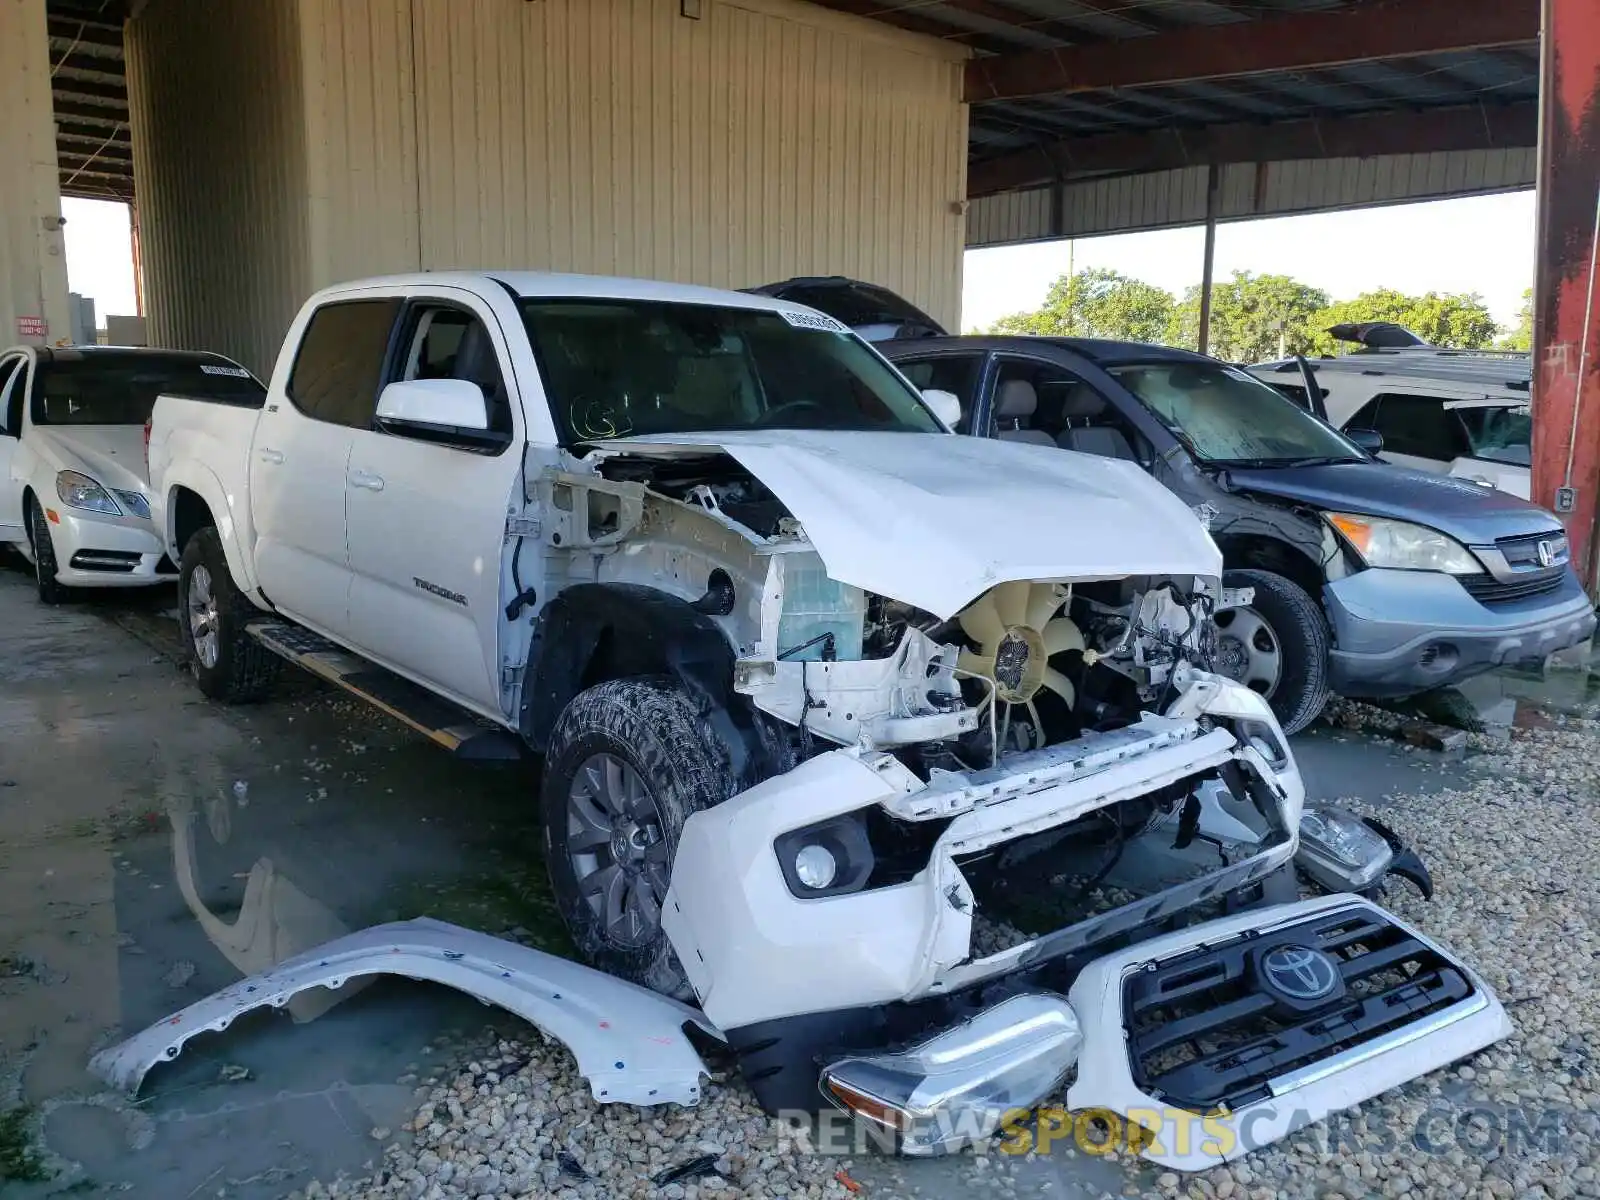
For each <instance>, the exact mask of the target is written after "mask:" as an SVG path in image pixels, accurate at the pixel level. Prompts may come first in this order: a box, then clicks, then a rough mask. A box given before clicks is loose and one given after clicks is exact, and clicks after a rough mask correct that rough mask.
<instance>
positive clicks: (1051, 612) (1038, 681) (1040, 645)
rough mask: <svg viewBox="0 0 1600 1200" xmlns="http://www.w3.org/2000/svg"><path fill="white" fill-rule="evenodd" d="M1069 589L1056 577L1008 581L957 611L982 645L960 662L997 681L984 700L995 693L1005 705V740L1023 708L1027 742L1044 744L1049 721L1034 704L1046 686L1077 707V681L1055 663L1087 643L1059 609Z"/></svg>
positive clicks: (1000, 715)
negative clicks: (1047, 580)
mask: <svg viewBox="0 0 1600 1200" xmlns="http://www.w3.org/2000/svg"><path fill="white" fill-rule="evenodd" d="M1069 594H1070V593H1069V592H1068V590H1067V589H1066V588H1064V587H1061V586H1059V585H1057V584H1051V583H1030V582H1027V581H1025V580H1020V581H1016V582H1012V583H1002V584H1000V585H999V586H997V587H994V588H991V589H990V590H989V591H987V592H985V593H984V594H983V595H982V596H980V597H979V598H978V599H977V600H976V601H974V602H973V603H972V604H970V605H969V606H968V607H966V608H964V609H963V610H962V611H961V612H960V613H959V614H957V616H956V621H957V623H958V624H960V626H961V629H962V632H964V633H965V634H966V635H967V636H968V637H969V638H971V639H972V641H973V642H974V643H975V644H976V645H977V647H978V648H977V649H976V650H963V651H962V652H961V658H960V660H959V662H958V664H957V665H958V666H959V667H960V668H961V670H963V671H966V672H970V673H971V674H973V675H977V676H980V677H981V678H983V679H987V680H988V681H989V682H990V684H991V685H993V691H992V692H991V693H990V695H989V697H988V698H986V699H985V700H984V702H983V703H984V706H987V705H988V704H989V702H990V700H991V699H992V700H993V701H994V702H996V703H997V704H1000V705H1003V706H1004V707H1003V708H1001V709H1000V710H999V711H998V712H997V713H996V716H997V718H998V723H999V728H1000V742H1001V744H1002V745H1003V744H1004V743H1005V742H1006V741H1007V740H1008V737H1009V730H1010V729H1011V723H1012V718H1013V717H1014V716H1015V715H1016V710H1017V709H1019V708H1020V709H1022V710H1024V711H1025V712H1026V713H1027V714H1028V721H1029V725H1030V727H1031V729H1032V733H1031V735H1029V736H1030V738H1031V739H1032V742H1033V744H1032V745H1026V746H1024V747H1023V748H1024V749H1041V748H1043V746H1044V744H1045V733H1044V725H1043V723H1042V722H1041V721H1040V720H1039V710H1038V709H1037V708H1036V707H1035V705H1034V697H1035V696H1036V695H1038V693H1039V692H1040V691H1041V690H1044V691H1049V692H1054V693H1055V694H1056V695H1057V696H1059V697H1060V698H1061V699H1062V700H1063V701H1064V702H1065V703H1066V705H1067V707H1068V709H1070V708H1071V707H1072V704H1073V699H1074V691H1073V687H1072V681H1071V680H1069V679H1068V678H1067V677H1066V676H1065V675H1063V674H1062V673H1061V672H1060V671H1058V670H1056V669H1055V668H1054V667H1052V666H1051V665H1050V659H1051V658H1052V657H1053V656H1055V655H1057V654H1062V653H1065V652H1066V651H1068V650H1082V649H1083V648H1084V641H1083V633H1082V632H1081V631H1080V630H1079V629H1078V626H1077V623H1076V622H1075V621H1073V620H1072V618H1071V617H1067V616H1064V615H1063V616H1058V615H1057V613H1058V612H1060V609H1061V607H1062V605H1063V604H1065V603H1066V601H1067V597H1068V595H1069Z"/></svg>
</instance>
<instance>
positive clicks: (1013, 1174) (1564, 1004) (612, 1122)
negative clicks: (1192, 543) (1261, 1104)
mask: <svg viewBox="0 0 1600 1200" xmlns="http://www.w3.org/2000/svg"><path fill="white" fill-rule="evenodd" d="M1330 718H1331V721H1332V723H1334V724H1335V725H1338V726H1342V727H1344V728H1356V727H1361V726H1365V727H1366V728H1367V729H1369V730H1382V729H1385V728H1389V727H1391V726H1392V725H1393V724H1395V723H1397V722H1396V719H1394V718H1392V717H1390V716H1389V715H1387V714H1383V713H1381V712H1379V711H1378V710H1371V709H1365V708H1363V707H1361V706H1354V705H1340V706H1338V707H1337V708H1335V709H1334V711H1333V712H1332V713H1331V714H1330ZM1534 725H1535V726H1536V727H1532V728H1517V729H1514V730H1512V731H1511V737H1510V739H1509V741H1508V740H1506V739H1505V738H1503V737H1502V738H1498V739H1497V738H1495V737H1492V736H1488V735H1474V736H1473V737H1472V739H1471V741H1472V750H1473V755H1474V756H1473V757H1472V758H1471V759H1470V760H1469V766H1470V768H1471V774H1470V777H1469V778H1470V782H1469V783H1468V784H1466V785H1465V786H1463V787H1460V788H1457V789H1452V790H1445V791H1441V792H1435V793H1430V794H1429V795H1427V796H1426V797H1422V796H1391V797H1385V798H1384V801H1383V809H1382V811H1383V817H1384V820H1385V821H1386V822H1388V823H1390V824H1391V825H1393V826H1395V827H1396V828H1397V829H1398V830H1399V831H1400V832H1401V833H1402V834H1403V835H1404V836H1405V837H1406V838H1407V839H1408V840H1409V841H1410V842H1411V843H1412V845H1413V846H1414V847H1415V848H1416V849H1417V850H1418V852H1419V853H1420V854H1421V855H1422V857H1423V859H1424V861H1426V862H1427V863H1429V864H1430V866H1431V867H1432V869H1433V872H1434V876H1435V879H1436V882H1437V883H1438V893H1437V895H1436V896H1435V898H1434V900H1433V901H1432V902H1431V903H1425V902H1423V901H1422V900H1421V899H1420V898H1419V897H1417V896H1416V895H1415V894H1414V893H1413V892H1411V891H1410V889H1409V888H1408V887H1406V885H1404V884H1401V885H1397V888H1396V889H1395V891H1394V893H1392V894H1391V896H1390V899H1389V904H1390V906H1391V907H1392V908H1393V909H1394V910H1395V911H1396V912H1398V913H1400V914H1401V915H1402V916H1404V917H1406V918H1407V919H1409V920H1412V921H1413V922H1415V923H1416V924H1418V925H1419V926H1420V927H1421V928H1423V929H1424V930H1426V931H1427V932H1429V933H1431V934H1432V935H1434V936H1436V937H1437V938H1439V939H1440V940H1441V941H1443V942H1444V943H1445V944H1446V945H1447V946H1449V947H1451V948H1452V949H1454V950H1455V951H1457V952H1458V953H1460V954H1461V955H1462V956H1463V957H1464V958H1465V959H1466V961H1467V962H1469V963H1471V964H1473V965H1475V966H1476V967H1477V968H1478V969H1479V970H1480V971H1481V972H1482V973H1483V974H1484V975H1485V976H1486V977H1487V978H1488V979H1489V981H1490V983H1491V984H1492V985H1493V986H1494V987H1495V988H1496V990H1497V991H1498V992H1499V994H1500V997H1501V999H1502V1000H1503V1001H1505V1003H1506V1004H1507V1006H1508V1008H1509V1010H1510V1012H1511V1015H1512V1019H1513V1022H1514V1023H1515V1026H1516V1032H1515V1034H1514V1035H1513V1036H1512V1038H1511V1039H1510V1040H1508V1041H1507V1042H1504V1043H1502V1044H1501V1045H1499V1046H1496V1047H1494V1048H1492V1049H1490V1050H1488V1051H1486V1052H1484V1053H1483V1054H1480V1055H1479V1056H1477V1058H1476V1059H1474V1060H1473V1061H1472V1062H1471V1064H1470V1065H1459V1066H1456V1067H1452V1068H1448V1069H1446V1070H1444V1071H1440V1072H1435V1073H1434V1074H1433V1075H1431V1076H1428V1077H1427V1078H1425V1079H1422V1080H1418V1081H1415V1082H1413V1083H1410V1084H1407V1085H1405V1086H1404V1087H1402V1088H1399V1089H1397V1090H1395V1091H1392V1092H1389V1093H1386V1094H1385V1095H1383V1096H1381V1097H1379V1098H1377V1099H1376V1100H1375V1101H1371V1102H1369V1103H1367V1104H1365V1105H1363V1106H1362V1107H1361V1108H1360V1109H1359V1110H1356V1111H1353V1112H1350V1113H1346V1114H1343V1115H1342V1116H1341V1117H1339V1118H1337V1119H1335V1120H1334V1121H1331V1122H1328V1123H1324V1124H1322V1125H1319V1126H1314V1127H1312V1128H1311V1129H1308V1130H1306V1131H1304V1132H1302V1133H1301V1134H1299V1135H1297V1136H1295V1137H1293V1138H1291V1139H1289V1140H1288V1141H1287V1142H1284V1143H1280V1144H1279V1145H1278V1146H1275V1147H1271V1148H1269V1149H1267V1150H1264V1151H1261V1152H1258V1153H1256V1154H1254V1155H1252V1156H1250V1157H1249V1158H1247V1159H1246V1160H1245V1161H1244V1162H1242V1163H1237V1164H1234V1165H1232V1166H1228V1167H1220V1168H1216V1169H1214V1170H1212V1171H1208V1172H1205V1173H1203V1174H1199V1175H1190V1176H1179V1175H1176V1174H1173V1173H1170V1172H1158V1171H1156V1170H1153V1169H1152V1168H1150V1167H1149V1166H1148V1165H1147V1164H1144V1163H1141V1162H1125V1163H1124V1167H1123V1169H1124V1174H1123V1183H1124V1186H1123V1187H1122V1189H1121V1190H1122V1192H1123V1193H1124V1194H1126V1195H1140V1194H1145V1195H1149V1194H1158V1195H1167V1196H1177V1195H1186V1196H1193V1197H1207V1198H1210V1197H1215V1198H1217V1200H1228V1198H1230V1197H1237V1198H1239V1200H1272V1198H1273V1197H1278V1196H1288V1197H1307V1198H1316V1200H1334V1198H1336V1197H1345V1198H1348V1200H1357V1198H1362V1197H1369V1196H1370V1197H1403V1196H1406V1195H1408V1194H1410V1195H1415V1196H1430V1197H1431V1196H1438V1197H1485V1198H1488V1197H1505V1198H1509V1197H1518V1198H1521V1197H1533V1198H1538V1197H1550V1198H1560V1197H1567V1196H1600V1141H1597V1140H1596V1139H1597V1135H1600V1116H1597V1114H1600V985H1597V983H1596V966H1597V962H1596V960H1597V958H1600V886H1597V885H1600V814H1597V808H1596V799H1597V796H1600V722H1596V721H1589V720H1580V719H1576V718H1564V717H1552V718H1549V719H1548V720H1538V721H1536V722H1534ZM1347 803H1348V804H1349V806H1350V807H1352V808H1355V809H1357V810H1358V811H1359V810H1361V809H1362V808H1363V807H1365V806H1364V805H1363V804H1361V803H1360V802H1358V801H1355V800H1350V801H1347ZM1402 889H1403V890H1402ZM465 1054H467V1055H471V1056H472V1058H473V1061H470V1062H468V1063H467V1064H466V1065H464V1066H462V1067H461V1068H460V1069H459V1071H458V1072H456V1073H454V1074H452V1075H449V1076H447V1077H444V1078H442V1079H441V1080H440V1082H438V1083H437V1084H435V1085H434V1086H432V1087H431V1088H427V1087H425V1088H422V1089H419V1095H418V1110H417V1116H416V1118H415V1120H414V1122H413V1124H412V1128H411V1129H409V1130H397V1131H394V1132H393V1135H391V1134H390V1132H389V1131H384V1130H377V1131H374V1133H375V1136H378V1135H383V1138H384V1139H388V1140H389V1142H390V1144H389V1145H388V1146H387V1148H386V1150H385V1152H384V1159H383V1162H382V1164H381V1169H380V1170H379V1171H378V1172H377V1173H375V1174H374V1175H372V1176H371V1177H369V1178H367V1179H365V1180H359V1181H335V1182H334V1183H332V1184H329V1185H325V1186H324V1185H312V1186H311V1187H310V1188H309V1189H307V1190H306V1191H305V1192H304V1193H297V1194H296V1195H297V1197H307V1198H309V1197H314V1196H325V1195H335V1194H336V1195H341V1196H366V1197H393V1196H402V1197H425V1198H429V1200H433V1198H440V1197H456V1196H508V1197H524V1196H556V1197H562V1198H569V1197H585V1198H587V1197H595V1198H607V1197H644V1196H661V1197H667V1198H671V1200H679V1198H689V1197H719V1196H731V1195H743V1196H779V1195H790V1196H811V1197H822V1196H847V1195H851V1194H854V1193H855V1192H857V1191H858V1190H859V1191H861V1192H862V1193H863V1194H870V1193H875V1194H878V1195H905V1194H911V1192H912V1191H913V1190H915V1189H913V1188H911V1187H909V1186H908V1187H905V1188H900V1187H898V1186H895V1185H888V1186H885V1185H884V1184H883V1183H881V1182H877V1183H874V1184H873V1185H872V1186H869V1187H864V1186H863V1185H862V1184H859V1183H857V1181H856V1179H855V1178H854V1177H853V1176H852V1174H851V1171H852V1169H853V1168H852V1165H851V1164H850V1163H849V1162H847V1161H841V1160H839V1159H833V1158H825V1157H822V1156H810V1155H805V1154H799V1153H796V1152H795V1149H794V1143H793V1140H792V1139H790V1138H786V1137H785V1136H784V1135H783V1133H782V1132H781V1131H780V1130H778V1129H775V1128H774V1127H773V1126H772V1124H771V1123H770V1122H768V1121H767V1120H766V1119H765V1118H764V1117H763V1116H762V1115H761V1113H760V1111H759V1110H758V1109H757V1107H756V1105H755V1103H754V1101H753V1099H752V1098H751V1096H750V1094H749V1092H748V1090H746V1089H745V1088H744V1087H743V1086H742V1085H741V1084H739V1083H738V1082H737V1081H736V1080H735V1081H731V1082H720V1081H714V1083H713V1085H712V1086H711V1087H709V1088H708V1089H707V1092H706V1100H705V1102H704V1103H703V1104H702V1106H701V1107H700V1108H698V1109H693V1110H682V1109H676V1108H673V1109H668V1110H666V1111H665V1112H664V1113H661V1114H656V1115H651V1114H649V1113H646V1112H644V1111H641V1110H637V1109H631V1108H626V1107H622V1106H607V1107H604V1108H602V1107H599V1106H597V1105H595V1104H594V1102H593V1101H592V1100H591V1099H590V1098H589V1090H588V1088H587V1086H586V1085H585V1084H584V1082H583V1081H582V1079H581V1078H580V1077H579V1076H578V1075H577V1073H576V1071H575V1070H574V1069H573V1067H572V1064H571V1060H570V1058H569V1057H568V1056H567V1054H566V1052H565V1051H564V1050H562V1049H561V1048H560V1047H559V1046H546V1045H542V1044H539V1043H538V1040H537V1035H533V1036H532V1037H530V1038H528V1039H525V1040H522V1041H517V1042H513V1041H504V1040H501V1041H497V1042H495V1043H493V1044H489V1045H482V1044H480V1045H479V1046H477V1047H473V1048H470V1049H468V1050H466V1051H465ZM456 1061H462V1059H460V1058H458V1059H457V1060H456ZM404 1082H409V1080H407V1081H404ZM1519 1133H1520V1136H1519ZM969 1157H971V1156H970V1154H969ZM1020 1165H1022V1164H1020V1163H1018V1162H1014V1161H1012V1162H1008V1161H1005V1160H1004V1159H1003V1157H1002V1156H998V1155H995V1156H993V1158H992V1160H991V1163H990V1164H982V1163H978V1162H974V1163H973V1164H972V1166H973V1167H974V1168H975V1169H973V1170H970V1171H963V1172H962V1178H963V1180H964V1181H965V1182H964V1184H963V1189H964V1190H966V1191H969V1192H973V1193H978V1192H984V1193H988V1194H1002V1193H1003V1194H1007V1195H1031V1194H1038V1195H1046V1196H1060V1195H1062V1194H1063V1191H1064V1190H1070V1187H1071V1185H1070V1184H1069V1186H1068V1188H1067V1189H1062V1188H1060V1187H1056V1186H1055V1185H1053V1184H1051V1183H1048V1182H1045V1183H1041V1184H1037V1185H1036V1186H1037V1187H1038V1188H1039V1190H1038V1191H1034V1190H1033V1188H1031V1187H1029V1186H1028V1184H1027V1182H1026V1181H1025V1180H1024V1179H1023V1178H1022V1173H1021V1172H1019V1171H1018V1170H1017V1169H1016V1168H1017V1167H1019V1166H1020ZM1063 1166H1064V1167H1065V1169H1066V1171H1068V1172H1070V1171H1071V1169H1072V1168H1071V1165H1070V1163H1068V1164H1063ZM674 1167H689V1168H692V1171H691V1173H690V1174H689V1175H688V1176H687V1177H681V1178H678V1179H677V1180H676V1181H669V1180H670V1176H669V1175H666V1174H663V1173H664V1172H668V1171H670V1169H672V1168H674ZM863 1174H870V1175H872V1176H874V1177H875V1178H876V1179H879V1180H881V1179H882V1178H884V1173H883V1172H882V1171H873V1172H863ZM888 1177H889V1178H894V1177H895V1176H894V1174H893V1173H892V1172H891V1173H890V1175H889V1176H888ZM1057 1177H1058V1178H1060V1177H1061V1176H1060V1175H1058V1176H1057ZM1050 1189H1053V1190H1050ZM1090 1194H1093V1192H1090Z"/></svg>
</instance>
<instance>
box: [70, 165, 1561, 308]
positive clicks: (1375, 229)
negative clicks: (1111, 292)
mask: <svg viewBox="0 0 1600 1200" xmlns="http://www.w3.org/2000/svg"><path fill="white" fill-rule="evenodd" d="M62 212H63V214H64V215H65V216H66V218H67V228H66V241H67V276H68V282H69V284H70V286H71V288H72V290H73V291H75V292H82V293H84V294H85V295H89V296H93V297H94V299H95V312H96V315H97V317H98V319H99V321H100V323H101V324H102V325H103V324H104V323H105V317H106V314H107V313H118V314H123V313H132V312H133V311H134V288H133V261H132V250H131V246H130V243H129V240H128V210H127V208H126V207H125V206H124V205H121V204H115V203H110V202H106V201H100V200H71V199H69V200H63V201H62ZM1533 231H1534V203H1533V193H1532V192H1515V193H1512V194H1510V195H1504V196H1473V197H1468V198H1465V199H1461V200H1437V201H1433V202H1430V203H1427V204H1406V205H1396V206H1394V207H1392V208H1369V209H1363V210H1358V211H1354V212H1342V213H1321V214H1317V215H1314V216H1306V217H1278V218H1275V219H1273V220H1270V221H1248V222H1237V223H1230V224H1226V225H1221V226H1218V228H1217V261H1216V275H1217V278H1218V279H1227V278H1228V277H1229V276H1230V275H1231V274H1232V273H1233V272H1234V271H1235V270H1247V271H1254V272H1255V273H1257V274H1266V273H1272V274H1282V275H1293V276H1294V277H1295V278H1297V279H1300V280H1302V281H1304V282H1305V283H1309V284H1312V285H1313V286H1315V287H1319V288H1322V289H1323V290H1325V291H1326V292H1328V294H1329V295H1330V296H1332V298H1333V299H1334V300H1348V299H1350V298H1352V297H1354V296H1356V295H1358V294H1359V293H1361V292H1365V291H1371V290H1372V289H1374V288H1379V287H1393V288H1398V289H1399V290H1400V291H1403V292H1426V291H1439V292H1478V293H1479V294H1481V295H1482V296H1483V298H1484V300H1485V301H1486V302H1487V303H1488V305H1489V311H1490V312H1492V313H1493V314H1494V316H1495V319H1496V320H1497V321H1499V322H1500V323H1501V324H1502V325H1510V324H1514V323H1515V321H1516V317H1517V311H1518V309H1519V308H1520V307H1521V304H1522V292H1523V289H1525V288H1527V287H1529V286H1530V285H1531V284H1532V283H1533V254H1534V245H1533ZM1204 245H1205V235H1204V231H1203V230H1202V229H1200V228H1199V227H1198V226H1196V227H1193V228H1188V229H1168V230H1159V231H1156V232H1153V233H1134V234H1119V235H1115V236H1110V237H1098V238H1080V239H1078V240H1076V241H1074V242H1064V241H1063V242H1036V243H1033V244H1031V245H1026V246H1007V247H1003V248H1001V249H996V250H971V251H968V252H967V256H966V280H965V288H964V291H963V296H962V305H961V328H962V329H974V328H979V327H985V326H988V325H990V324H992V323H993V322H994V321H995V320H996V319H998V318H999V317H1002V316H1005V315H1006V314H1007V313H1011V312H1018V311H1025V310H1027V309H1031V308H1037V307H1038V306H1039V305H1040V304H1041V303H1042V302H1043V300H1044V296H1045V292H1046V291H1047V290H1048V289H1049V287H1050V284H1051V283H1052V282H1053V281H1054V280H1055V279H1056V277H1057V276H1059V275H1064V274H1067V273H1068V272H1069V271H1072V270H1080V271H1081V270H1083V268H1085V267H1110V268H1112V269H1114V270H1117V271H1120V272H1122V273H1123V274H1124V275H1131V276H1133V277H1134V278H1136V279H1143V280H1145V281H1146V282H1148V283H1153V284H1156V285H1157V286H1159V287H1163V288H1165V289H1166V290H1167V291H1169V292H1172V293H1173V294H1174V295H1181V294H1182V292H1183V291H1184V289H1185V288H1187V287H1189V286H1190V285H1191V284H1196V283H1199V282H1200V269H1201V256H1202V254H1203V249H1204Z"/></svg>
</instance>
